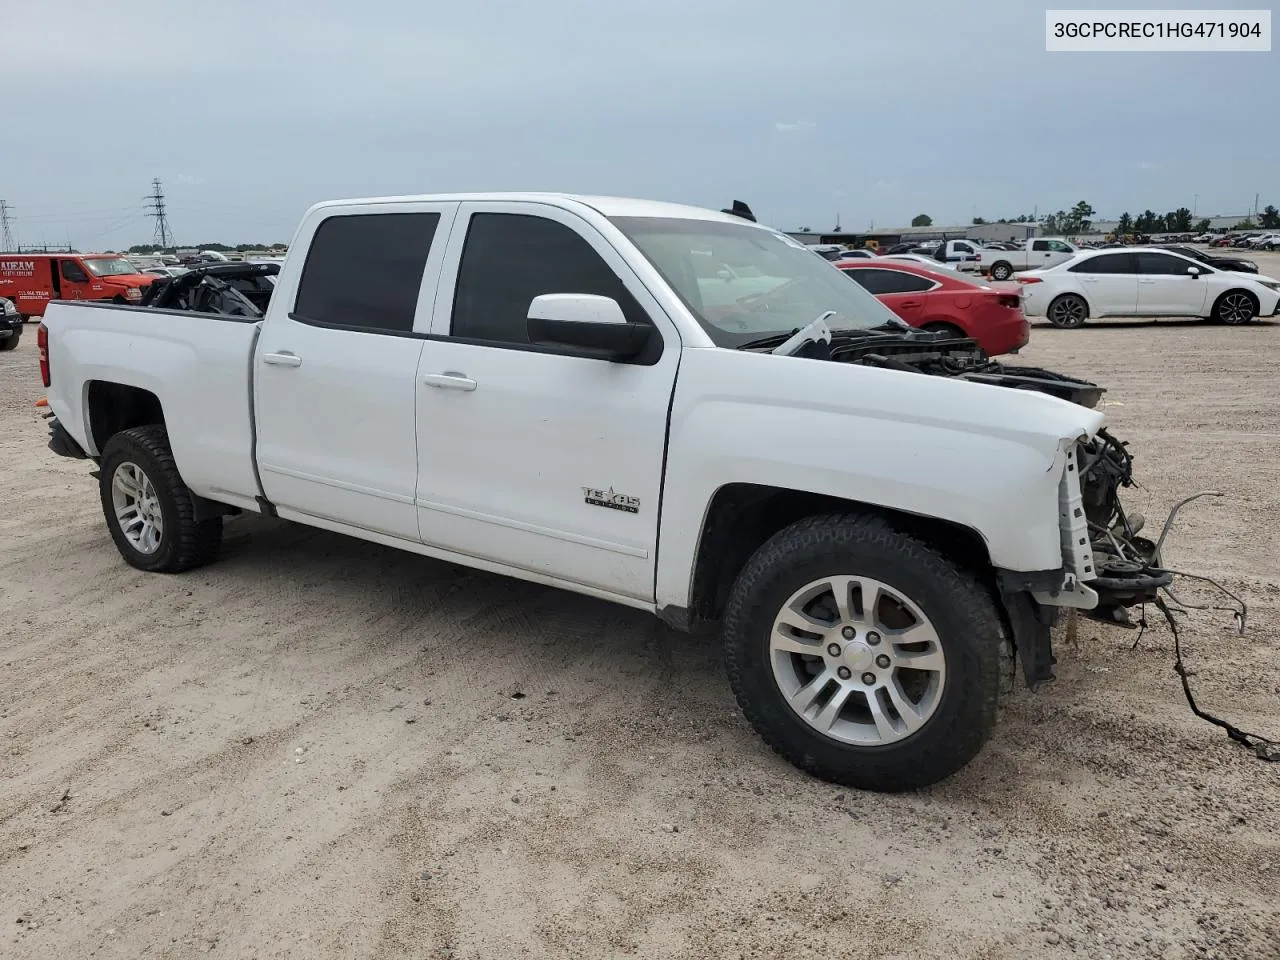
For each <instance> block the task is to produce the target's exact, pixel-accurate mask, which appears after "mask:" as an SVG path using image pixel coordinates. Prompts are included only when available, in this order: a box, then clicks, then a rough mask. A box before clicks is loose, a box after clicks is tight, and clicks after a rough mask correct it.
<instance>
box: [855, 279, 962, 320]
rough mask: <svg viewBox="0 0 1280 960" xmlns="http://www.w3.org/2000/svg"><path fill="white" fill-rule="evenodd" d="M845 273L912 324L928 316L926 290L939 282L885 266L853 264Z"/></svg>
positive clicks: (938, 284)
mask: <svg viewBox="0 0 1280 960" xmlns="http://www.w3.org/2000/svg"><path fill="white" fill-rule="evenodd" d="M844 273H845V276H847V277H849V278H850V279H852V280H853V281H854V282H855V283H857V284H859V285H860V286H862V287H863V288H864V289H865V290H866V291H867V292H868V293H872V294H875V296H876V299H878V300H879V301H880V302H881V303H883V304H884V305H885V306H886V307H888V308H889V309H890V310H892V311H893V312H894V313H896V314H897V315H898V316H899V317H901V318H902V319H903V320H905V321H907V323H910V324H912V325H913V326H918V325H919V324H921V323H923V322H924V321H925V320H926V319H928V318H927V317H926V310H925V305H926V299H927V296H928V294H929V291H931V290H934V289H937V288H938V287H940V286H942V284H940V283H937V282H936V281H933V280H928V279H926V278H925V277H919V276H916V275H915V274H913V273H908V272H907V271H906V270H895V269H893V268H892V267H888V266H884V267H879V266H877V267H865V268H858V267H853V268H851V269H849V270H845V271H844Z"/></svg>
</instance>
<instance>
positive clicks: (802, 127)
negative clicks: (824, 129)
mask: <svg viewBox="0 0 1280 960" xmlns="http://www.w3.org/2000/svg"><path fill="white" fill-rule="evenodd" d="M816 126H817V124H816V123H814V122H813V121H812V120H779V121H778V122H777V123H775V124H774V125H773V128H774V129H775V130H777V131H778V132H779V133H804V132H805V131H807V130H812V129H813V128H814V127H816Z"/></svg>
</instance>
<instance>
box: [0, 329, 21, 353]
mask: <svg viewBox="0 0 1280 960" xmlns="http://www.w3.org/2000/svg"><path fill="white" fill-rule="evenodd" d="M21 339H22V328H21V327H19V328H18V329H17V330H15V331H13V336H11V337H9V339H7V340H0V350H16V349H18V341H19V340H21Z"/></svg>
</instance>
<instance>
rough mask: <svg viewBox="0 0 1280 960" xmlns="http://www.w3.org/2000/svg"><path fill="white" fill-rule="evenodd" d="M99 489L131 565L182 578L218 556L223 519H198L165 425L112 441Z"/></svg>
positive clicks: (117, 541)
mask: <svg viewBox="0 0 1280 960" xmlns="http://www.w3.org/2000/svg"><path fill="white" fill-rule="evenodd" d="M98 487H99V492H100V494H101V499H102V512H103V515H104V516H105V517H106V520H107V529H108V530H110V531H111V539H112V540H114V541H115V544H116V548H117V549H118V550H119V551H120V555H121V556H122V557H124V559H125V560H126V561H127V562H128V563H129V564H130V565H131V566H134V567H137V568H138V569H139V570H146V571H147V572H148V573H182V572H183V571H186V570H192V569H195V568H196V567H200V566H203V565H205V564H207V563H210V562H212V561H213V560H214V559H215V558H216V557H217V555H218V548H219V546H220V545H221V543H222V518H221V517H211V518H209V519H206V520H196V519H195V505H194V503H193V501H192V494H191V491H190V490H189V489H187V485H186V484H185V483H183V482H182V476H181V474H179V473H178V465H177V463H175V462H174V459H173V453H172V451H171V450H170V449H169V434H168V432H167V431H166V430H165V428H164V426H163V425H161V424H151V425H149V426H145V427H133V428H132V429H129V430H124V431H122V432H120V433H117V434H116V435H115V436H113V437H112V438H111V439H110V440H108V441H107V444H106V446H105V447H104V448H103V451H102V463H101V470H100V472H99V478H98Z"/></svg>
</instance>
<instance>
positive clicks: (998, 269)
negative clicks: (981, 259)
mask: <svg viewBox="0 0 1280 960" xmlns="http://www.w3.org/2000/svg"><path fill="white" fill-rule="evenodd" d="M1012 276H1013V267H1012V266H1011V265H1009V264H1007V263H1004V262H1001V263H997V264H995V265H994V266H993V267H992V268H991V279H992V280H1008V279H1009V278H1010V277H1012Z"/></svg>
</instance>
